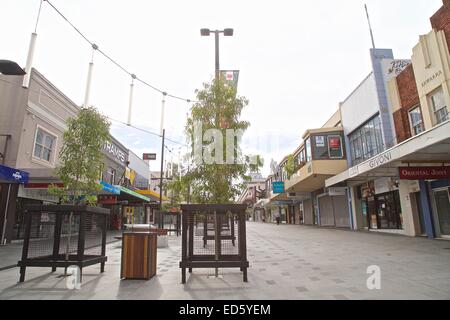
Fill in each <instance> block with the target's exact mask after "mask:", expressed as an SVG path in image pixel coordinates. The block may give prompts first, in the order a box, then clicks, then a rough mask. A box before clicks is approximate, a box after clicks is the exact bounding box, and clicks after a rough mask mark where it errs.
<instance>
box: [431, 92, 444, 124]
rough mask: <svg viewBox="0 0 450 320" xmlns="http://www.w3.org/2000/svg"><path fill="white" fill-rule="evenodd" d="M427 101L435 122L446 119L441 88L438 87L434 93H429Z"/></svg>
mask: <svg viewBox="0 0 450 320" xmlns="http://www.w3.org/2000/svg"><path fill="white" fill-rule="evenodd" d="M429 101H430V105H431V108H432V112H433V114H434V119H435V122H436V124H439V123H442V122H444V121H446V120H448V110H447V105H446V103H445V98H444V92H443V91H442V88H439V89H438V90H436V91H435V92H434V93H432V94H430V96H429Z"/></svg>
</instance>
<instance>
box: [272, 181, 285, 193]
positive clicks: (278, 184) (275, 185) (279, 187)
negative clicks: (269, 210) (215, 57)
mask: <svg viewBox="0 0 450 320" xmlns="http://www.w3.org/2000/svg"><path fill="white" fill-rule="evenodd" d="M272 189H273V193H283V192H284V182H283V181H274V182H272Z"/></svg>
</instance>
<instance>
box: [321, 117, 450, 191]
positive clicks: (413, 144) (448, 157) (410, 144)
mask: <svg viewBox="0 0 450 320" xmlns="http://www.w3.org/2000/svg"><path fill="white" fill-rule="evenodd" d="M405 163H406V164H427V163H438V164H443V163H450V120H447V121H446V122H444V123H441V124H439V125H437V126H435V127H434V128H432V129H430V130H427V131H425V132H422V133H420V134H418V135H416V136H414V137H412V138H409V139H408V140H405V141H403V142H401V143H399V144H397V145H395V146H393V147H392V148H390V149H388V150H386V151H384V152H382V153H380V154H378V155H376V156H374V157H372V158H370V159H368V160H366V161H364V162H362V163H360V164H358V165H356V166H353V167H351V168H349V169H348V170H345V171H343V172H341V173H339V174H337V175H335V176H334V177H331V178H329V179H327V180H326V181H325V186H326V187H331V186H334V185H336V184H338V183H340V182H344V181H347V182H351V181H354V182H355V183H356V182H361V181H367V180H368V179H374V178H381V177H398V175H399V170H398V168H399V167H402V166H404V165H405Z"/></svg>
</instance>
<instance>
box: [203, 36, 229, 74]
mask: <svg viewBox="0 0 450 320" xmlns="http://www.w3.org/2000/svg"><path fill="white" fill-rule="evenodd" d="M211 33H214V37H215V51H216V80H217V79H219V72H220V69H219V34H220V33H223V35H224V36H226V37H231V36H233V29H231V28H226V29H224V30H210V29H207V28H203V29H200V35H202V36H205V37H207V36H209V35H210V34H211Z"/></svg>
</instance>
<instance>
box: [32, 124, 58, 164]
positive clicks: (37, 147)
mask: <svg viewBox="0 0 450 320" xmlns="http://www.w3.org/2000/svg"><path fill="white" fill-rule="evenodd" d="M55 142H56V137H55V136H54V135H52V134H50V133H48V132H47V131H44V130H43V129H42V128H40V127H38V130H37V132H36V139H35V142H34V151H33V157H35V158H37V159H39V160H44V161H47V162H52V156H53V152H54V151H55Z"/></svg>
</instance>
